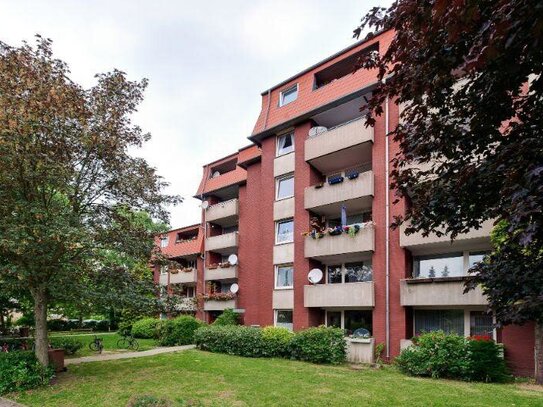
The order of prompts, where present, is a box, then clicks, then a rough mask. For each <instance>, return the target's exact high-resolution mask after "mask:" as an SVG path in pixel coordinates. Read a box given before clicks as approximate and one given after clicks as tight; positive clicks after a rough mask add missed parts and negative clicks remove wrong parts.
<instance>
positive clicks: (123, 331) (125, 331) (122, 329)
mask: <svg viewBox="0 0 543 407" xmlns="http://www.w3.org/2000/svg"><path fill="white" fill-rule="evenodd" d="M117 333H118V334H119V335H121V336H130V335H132V321H124V322H121V323H120V324H119V329H118V330H117Z"/></svg>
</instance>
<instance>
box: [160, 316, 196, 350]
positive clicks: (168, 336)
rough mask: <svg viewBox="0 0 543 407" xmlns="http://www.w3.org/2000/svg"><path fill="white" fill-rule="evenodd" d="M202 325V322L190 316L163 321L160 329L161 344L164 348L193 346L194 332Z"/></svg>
mask: <svg viewBox="0 0 543 407" xmlns="http://www.w3.org/2000/svg"><path fill="white" fill-rule="evenodd" d="M202 325H204V323H203V322H202V321H200V320H199V319H196V318H194V317H192V316H188V315H184V316H180V317H178V318H175V319H170V320H167V321H163V322H162V323H161V324H160V328H159V343H160V345H162V346H175V345H190V344H193V343H194V332H195V331H196V330H197V329H198V328H200V327H201V326H202Z"/></svg>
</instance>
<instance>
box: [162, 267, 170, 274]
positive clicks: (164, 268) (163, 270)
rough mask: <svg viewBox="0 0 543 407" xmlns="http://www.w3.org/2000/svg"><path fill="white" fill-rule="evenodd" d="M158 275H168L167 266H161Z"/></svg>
mask: <svg viewBox="0 0 543 407" xmlns="http://www.w3.org/2000/svg"><path fill="white" fill-rule="evenodd" d="M160 274H168V266H161V267H160Z"/></svg>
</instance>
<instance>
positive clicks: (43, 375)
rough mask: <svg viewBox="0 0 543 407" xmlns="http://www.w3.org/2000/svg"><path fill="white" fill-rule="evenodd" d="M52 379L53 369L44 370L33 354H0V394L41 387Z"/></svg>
mask: <svg viewBox="0 0 543 407" xmlns="http://www.w3.org/2000/svg"><path fill="white" fill-rule="evenodd" d="M52 377H53V369H52V368H50V367H48V368H45V367H43V366H42V365H40V363H39V362H38V360H37V359H36V357H35V356H34V353H33V352H28V351H25V352H9V353H0V394H5V393H9V392H13V391H21V390H26V389H32V388H34V387H38V386H43V385H45V384H47V383H49V381H50V380H51V378H52Z"/></svg>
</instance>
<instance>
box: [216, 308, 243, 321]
mask: <svg viewBox="0 0 543 407" xmlns="http://www.w3.org/2000/svg"><path fill="white" fill-rule="evenodd" d="M213 325H239V314H236V313H235V312H234V310H232V309H230V308H228V309H225V310H224V311H223V313H222V314H221V315H219V316H218V317H217V319H216V320H215V321H214V322H213Z"/></svg>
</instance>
